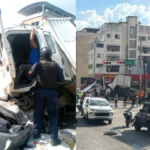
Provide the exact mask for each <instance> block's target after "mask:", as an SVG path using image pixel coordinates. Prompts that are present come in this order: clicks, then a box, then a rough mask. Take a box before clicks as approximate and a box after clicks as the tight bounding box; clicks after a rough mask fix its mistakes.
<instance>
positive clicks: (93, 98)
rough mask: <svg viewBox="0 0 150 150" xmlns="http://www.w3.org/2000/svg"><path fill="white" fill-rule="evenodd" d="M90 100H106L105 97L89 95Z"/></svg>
mask: <svg viewBox="0 0 150 150" xmlns="http://www.w3.org/2000/svg"><path fill="white" fill-rule="evenodd" d="M90 98H91V99H90V100H99V101H106V99H105V98H101V97H90Z"/></svg>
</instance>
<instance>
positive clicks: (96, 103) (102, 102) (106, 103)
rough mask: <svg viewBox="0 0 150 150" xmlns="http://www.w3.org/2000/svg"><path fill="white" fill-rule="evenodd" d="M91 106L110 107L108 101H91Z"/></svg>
mask: <svg viewBox="0 0 150 150" xmlns="http://www.w3.org/2000/svg"><path fill="white" fill-rule="evenodd" d="M90 105H91V106H109V103H108V102H107V101H106V100H90Z"/></svg>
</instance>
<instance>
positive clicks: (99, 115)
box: [82, 97, 113, 124]
mask: <svg viewBox="0 0 150 150" xmlns="http://www.w3.org/2000/svg"><path fill="white" fill-rule="evenodd" d="M82 107H83V117H84V118H86V119H87V122H88V123H89V121H90V120H95V119H99V120H107V121H108V122H109V124H111V123H112V119H113V110H112V108H111V107H112V105H110V104H109V103H108V101H107V100H106V99H104V98H96V97H89V98H87V99H85V101H84V102H83V106H82Z"/></svg>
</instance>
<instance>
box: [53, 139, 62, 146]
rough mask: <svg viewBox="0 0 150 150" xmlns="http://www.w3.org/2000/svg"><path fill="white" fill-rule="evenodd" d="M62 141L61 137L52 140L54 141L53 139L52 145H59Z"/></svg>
mask: <svg viewBox="0 0 150 150" xmlns="http://www.w3.org/2000/svg"><path fill="white" fill-rule="evenodd" d="M60 143H61V140H60V139H57V140H52V141H51V145H52V146H57V145H59V144H60Z"/></svg>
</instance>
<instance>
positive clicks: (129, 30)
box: [88, 16, 150, 77]
mask: <svg viewBox="0 0 150 150" xmlns="http://www.w3.org/2000/svg"><path fill="white" fill-rule="evenodd" d="M141 37H142V43H141V47H142V57H146V59H147V68H150V64H149V60H150V26H144V25H141V24H140V22H139V21H138V17H136V16H128V17H127V18H126V22H119V23H113V22H109V23H105V24H103V25H102V26H101V27H100V34H99V35H98V37H96V38H94V39H92V40H91V41H90V43H89V65H88V68H89V69H88V74H89V77H96V76H99V75H100V74H102V73H104V74H117V73H118V72H119V73H121V74H139V64H138V62H139V61H138V60H139V59H140V39H141ZM126 60H131V61H132V60H134V61H135V62H136V66H125V61H126Z"/></svg>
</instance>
